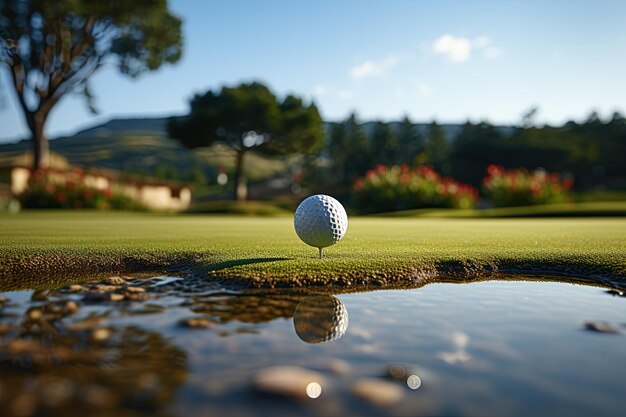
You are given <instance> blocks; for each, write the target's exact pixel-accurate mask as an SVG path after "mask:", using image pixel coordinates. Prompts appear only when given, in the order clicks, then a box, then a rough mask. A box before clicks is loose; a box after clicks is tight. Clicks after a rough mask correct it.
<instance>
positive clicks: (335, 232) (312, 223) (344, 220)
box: [293, 194, 348, 256]
mask: <svg viewBox="0 0 626 417" xmlns="http://www.w3.org/2000/svg"><path fill="white" fill-rule="evenodd" d="M293 223H294V227H295V229H296V234H297V235H298V237H299V238H300V239H302V241H303V242H304V243H306V244H307V245H310V246H313V247H316V248H319V249H320V256H321V249H322V248H325V247H327V246H330V245H334V244H335V243H337V242H339V241H340V240H341V238H343V235H345V234H346V230H347V229H348V215H347V214H346V210H345V209H344V208H343V206H342V205H341V203H340V202H339V201H337V200H335V199H334V198H332V197H330V196H327V195H323V194H317V195H313V196H311V197H308V198H306V199H305V200H304V201H303V202H302V203H300V205H299V206H298V208H297V209H296V215H295V216H294V222H293Z"/></svg>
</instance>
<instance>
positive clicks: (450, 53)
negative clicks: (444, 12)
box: [432, 33, 472, 62]
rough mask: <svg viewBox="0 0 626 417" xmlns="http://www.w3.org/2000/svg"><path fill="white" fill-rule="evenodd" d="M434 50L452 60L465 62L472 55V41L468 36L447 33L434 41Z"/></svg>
mask: <svg viewBox="0 0 626 417" xmlns="http://www.w3.org/2000/svg"><path fill="white" fill-rule="evenodd" d="M432 51H433V52H434V53H435V54H437V55H444V56H445V57H446V58H448V59H449V60H450V61H452V62H463V61H467V59H468V58H469V57H470V53H471V51H472V43H471V42H470V40H469V39H467V38H457V37H456V36H453V35H450V34H447V33H446V34H445V35H443V36H441V37H439V38H438V39H436V40H435V42H433V45H432Z"/></svg>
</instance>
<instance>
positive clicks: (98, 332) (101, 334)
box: [91, 329, 111, 342]
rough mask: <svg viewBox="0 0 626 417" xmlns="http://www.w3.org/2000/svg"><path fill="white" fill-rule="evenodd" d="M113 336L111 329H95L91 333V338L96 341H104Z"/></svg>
mask: <svg viewBox="0 0 626 417" xmlns="http://www.w3.org/2000/svg"><path fill="white" fill-rule="evenodd" d="M109 336H111V330H109V329H93V330H92V331H91V338H92V339H93V340H96V341H99V342H101V341H103V340H106V339H108V338H109Z"/></svg>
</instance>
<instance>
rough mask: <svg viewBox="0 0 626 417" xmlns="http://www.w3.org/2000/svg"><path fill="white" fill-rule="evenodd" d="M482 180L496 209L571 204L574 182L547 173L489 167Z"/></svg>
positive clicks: (486, 192)
mask: <svg viewBox="0 0 626 417" xmlns="http://www.w3.org/2000/svg"><path fill="white" fill-rule="evenodd" d="M487 174H488V175H487V176H486V177H485V179H484V180H483V190H484V192H485V195H486V196H487V197H489V198H490V199H491V202H492V203H493V205H494V206H495V207H513V206H530V205H536V204H554V203H565V202H569V201H571V196H570V193H569V190H570V189H571V188H572V185H573V183H572V180H571V179H565V180H561V178H560V176H559V174H557V173H548V172H546V171H544V170H536V171H534V172H529V171H528V170H526V169H524V168H522V169H508V170H507V169H505V168H504V167H502V166H500V165H489V167H488V168H487Z"/></svg>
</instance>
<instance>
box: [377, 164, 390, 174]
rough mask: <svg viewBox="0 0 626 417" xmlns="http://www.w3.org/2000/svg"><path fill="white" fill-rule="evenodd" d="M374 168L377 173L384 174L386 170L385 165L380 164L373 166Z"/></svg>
mask: <svg viewBox="0 0 626 417" xmlns="http://www.w3.org/2000/svg"><path fill="white" fill-rule="evenodd" d="M374 170H376V172H377V173H379V174H384V173H385V172H387V167H386V166H384V165H382V164H378V165H376V166H375V167H374Z"/></svg>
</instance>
